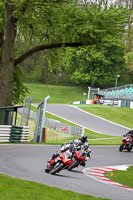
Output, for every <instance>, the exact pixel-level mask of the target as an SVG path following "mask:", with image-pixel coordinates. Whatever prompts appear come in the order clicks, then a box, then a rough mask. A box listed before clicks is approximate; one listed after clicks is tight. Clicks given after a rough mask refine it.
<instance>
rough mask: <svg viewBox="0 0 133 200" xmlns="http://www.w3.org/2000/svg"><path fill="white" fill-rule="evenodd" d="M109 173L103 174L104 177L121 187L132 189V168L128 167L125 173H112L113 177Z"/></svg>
mask: <svg viewBox="0 0 133 200" xmlns="http://www.w3.org/2000/svg"><path fill="white" fill-rule="evenodd" d="M110 174H111V172H105V173H104V175H105V176H106V177H107V178H109V179H111V180H113V181H115V182H117V183H120V184H122V185H125V186H128V187H131V188H133V166H131V167H129V168H128V169H127V170H126V171H121V170H119V171H118V170H117V171H113V176H111V175H110Z"/></svg>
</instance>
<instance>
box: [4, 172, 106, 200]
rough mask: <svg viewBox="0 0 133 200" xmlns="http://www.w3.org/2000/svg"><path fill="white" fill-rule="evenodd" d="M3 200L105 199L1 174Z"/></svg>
mask: <svg viewBox="0 0 133 200" xmlns="http://www.w3.org/2000/svg"><path fill="white" fill-rule="evenodd" d="M0 199H1V200H6V199H8V200H18V199H19V200H37V199H39V200H62V199H63V200H68V199H69V200H100V199H101V200H105V199H103V198H97V197H93V196H89V195H84V194H77V193H74V192H71V191H67V190H62V189H58V188H55V187H49V186H46V185H43V184H39V183H35V182H31V181H24V180H20V179H18V178H13V177H9V176H7V175H3V174H0Z"/></svg>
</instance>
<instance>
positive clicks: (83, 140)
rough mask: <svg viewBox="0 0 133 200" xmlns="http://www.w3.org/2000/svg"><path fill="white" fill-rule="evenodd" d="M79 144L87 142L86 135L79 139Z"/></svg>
mask: <svg viewBox="0 0 133 200" xmlns="http://www.w3.org/2000/svg"><path fill="white" fill-rule="evenodd" d="M80 140H81V142H83V143H85V142H87V135H83V136H82V137H81V138H80Z"/></svg>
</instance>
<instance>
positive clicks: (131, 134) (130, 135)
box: [125, 128, 133, 144]
mask: <svg viewBox="0 0 133 200" xmlns="http://www.w3.org/2000/svg"><path fill="white" fill-rule="evenodd" d="M125 136H129V137H132V144H133V128H132V129H131V130H130V131H128V132H127V133H126V134H125Z"/></svg>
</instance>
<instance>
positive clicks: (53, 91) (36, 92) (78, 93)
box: [25, 83, 87, 104]
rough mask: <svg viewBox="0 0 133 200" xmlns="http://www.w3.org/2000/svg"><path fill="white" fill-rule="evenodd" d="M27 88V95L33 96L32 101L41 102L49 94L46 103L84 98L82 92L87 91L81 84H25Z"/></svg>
mask: <svg viewBox="0 0 133 200" xmlns="http://www.w3.org/2000/svg"><path fill="white" fill-rule="evenodd" d="M25 85H26V86H27V87H28V88H29V90H30V93H29V96H31V97H35V99H34V102H36V103H39V102H41V101H42V100H43V99H44V98H45V97H46V96H48V95H50V99H49V100H48V103H62V104H70V103H72V102H74V101H79V100H86V99H85V98H86V96H84V97H83V93H87V87H81V86H55V85H44V84H34V83H33V84H29V83H26V84H25Z"/></svg>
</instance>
